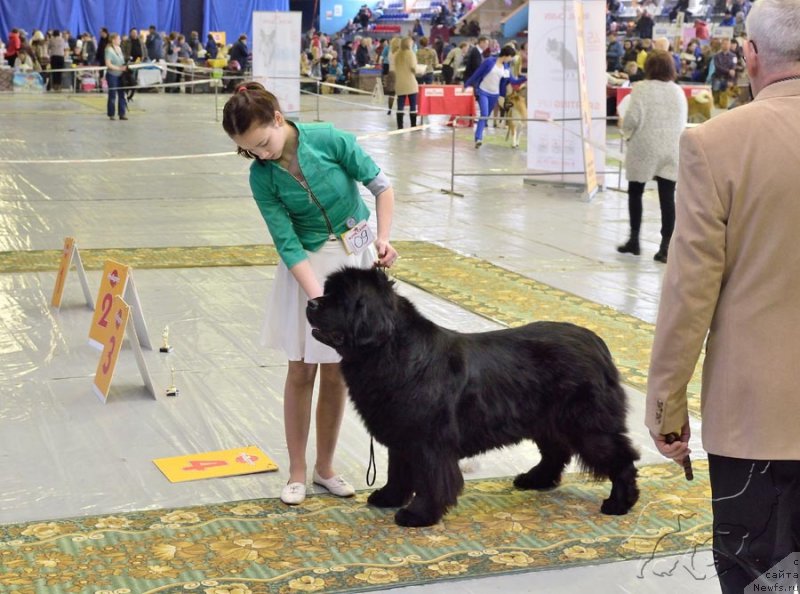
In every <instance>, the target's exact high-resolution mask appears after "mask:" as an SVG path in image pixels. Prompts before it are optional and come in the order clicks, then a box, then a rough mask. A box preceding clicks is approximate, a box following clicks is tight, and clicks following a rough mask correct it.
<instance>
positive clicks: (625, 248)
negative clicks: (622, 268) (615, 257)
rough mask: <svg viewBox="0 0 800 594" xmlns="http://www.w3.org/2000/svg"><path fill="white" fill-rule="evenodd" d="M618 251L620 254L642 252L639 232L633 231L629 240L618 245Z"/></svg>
mask: <svg viewBox="0 0 800 594" xmlns="http://www.w3.org/2000/svg"><path fill="white" fill-rule="evenodd" d="M617 251H618V252H619V253H620V254H633V255H634V256H638V255H639V254H640V253H641V250H640V249H639V234H638V233H636V234H634V233H631V237H630V239H628V241H626V242H625V243H623V244H622V245H618V246H617Z"/></svg>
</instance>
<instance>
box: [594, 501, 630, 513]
mask: <svg viewBox="0 0 800 594" xmlns="http://www.w3.org/2000/svg"><path fill="white" fill-rule="evenodd" d="M631 507H632V506H630V505H628V504H627V503H626V502H624V501H616V500H614V499H611V497H609V498H608V499H605V500H604V501H603V505H601V506H600V513H602V514H606V515H607V516H624V515H625V514H627V513H628V512H629V511H630V509H631Z"/></svg>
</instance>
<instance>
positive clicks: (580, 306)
mask: <svg viewBox="0 0 800 594" xmlns="http://www.w3.org/2000/svg"><path fill="white" fill-rule="evenodd" d="M393 243H394V245H396V247H397V249H398V251H399V252H400V253H401V254H402V255H403V257H402V259H400V260H399V261H398V264H397V266H395V267H394V268H393V269H392V274H393V275H394V276H395V277H396V278H398V279H399V280H401V281H403V282H407V283H410V284H412V285H415V286H417V287H419V288H420V289H422V290H424V291H426V292H428V293H432V294H434V295H437V296H439V297H442V298H444V299H447V300H449V301H451V302H453V303H455V304H457V305H459V306H460V307H462V308H464V309H466V310H469V311H472V312H474V313H477V314H479V315H482V316H484V317H487V318H490V319H492V320H495V321H497V322H499V323H501V324H505V325H507V326H518V325H521V324H525V323H528V322H532V321H536V320H560V321H564V322H573V323H575V324H579V325H581V326H586V327H587V328H590V329H592V330H593V331H595V332H597V334H599V335H600V336H601V337H602V338H603V339H604V340H605V341H606V342H607V343H608V346H609V348H610V349H611V352H612V353H613V355H614V360H615V362H616V364H617V366H618V367H619V369H620V373H621V374H622V377H623V381H624V382H625V383H626V384H628V385H630V386H633V387H634V388H637V389H638V390H641V391H644V390H645V389H646V386H647V368H648V366H649V362H650V347H651V345H652V343H653V330H654V326H653V325H652V324H648V323H647V322H643V321H642V320H640V319H638V318H635V317H633V316H629V315H627V314H624V313H621V312H619V311H617V310H615V309H613V308H611V307H608V306H605V305H600V304H597V303H594V302H592V301H589V300H587V299H583V298H581V297H578V296H577V295H573V294H571V293H567V292H565V291H561V290H559V289H556V288H554V287H551V286H549V285H546V284H543V283H540V282H537V281H534V280H531V279H529V278H526V277H524V276H522V275H520V274H517V273H515V272H511V271H510V270H506V269H504V268H500V267H499V266H495V265H494V264H492V263H490V262H487V261H485V260H481V259H478V258H473V257H470V256H464V255H461V254H458V253H456V252H453V251H451V250H448V249H446V248H443V247H440V246H436V245H433V244H430V243H425V242H415V241H409V242H393ZM60 256H61V252H60V251H58V250H45V251H27V252H0V273H3V272H34V271H51V270H56V269H57V268H58V264H59V262H60ZM81 257H82V259H83V262H84V265H85V266H86V267H87V268H88V269H92V270H99V269H102V267H103V262H105V260H106V259H108V258H111V259H114V260H117V261H119V262H124V263H126V264H128V265H130V266H132V267H133V268H140V269H146V268H189V267H209V266H274V265H276V264H277V262H278V256H277V254H276V252H275V250H274V248H273V247H272V246H271V245H238V246H221V247H216V246H213V247H212V246H209V247H170V248H122V249H88V250H83V249H82V250H81ZM701 367H702V355H701V360H700V364H699V365H698V368H697V371H696V372H695V375H694V377H693V378H692V381H691V382H690V383H689V387H688V391H689V410H690V412H691V413H692V414H694V415H696V416H699V415H700V399H699V393H700V369H701Z"/></svg>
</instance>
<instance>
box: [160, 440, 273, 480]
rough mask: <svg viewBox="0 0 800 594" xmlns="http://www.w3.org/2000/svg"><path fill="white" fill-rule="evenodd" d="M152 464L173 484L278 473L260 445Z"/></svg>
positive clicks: (178, 457)
mask: <svg viewBox="0 0 800 594" xmlns="http://www.w3.org/2000/svg"><path fill="white" fill-rule="evenodd" d="M153 462H154V463H155V465H156V466H158V469H159V470H160V471H161V472H163V473H164V475H165V476H166V477H167V478H168V479H169V480H170V482H173V483H181V482H184V481H196V480H198V479H207V478H216V477H221V476H237V475H240V474H253V473H256V472H269V471H272V470H278V465H277V464H275V462H273V461H272V460H270V458H269V456H267V455H266V454H265V453H264V452H262V451H261V449H260V448H258V447H257V446H247V447H243V448H234V449H232V450H221V451H218V452H206V453H203V454H189V455H188V456H175V457H174V458H159V459H158V460H153Z"/></svg>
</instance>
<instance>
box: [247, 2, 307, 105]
mask: <svg viewBox="0 0 800 594" xmlns="http://www.w3.org/2000/svg"><path fill="white" fill-rule="evenodd" d="M301 22H302V13H301V12H296V11H295V12H287V11H283V12H265V11H255V12H253V79H254V80H257V81H258V82H260V83H261V84H263V85H264V86H265V87H266V88H267V90H268V91H270V92H271V93H273V94H274V95H275V96H276V97H277V98H278V101H279V102H280V104H281V108H282V109H283V111H284V112H286V113H292V112H295V113H296V112H299V111H300V78H299V77H300V49H301V40H300V36H301V35H302V32H301Z"/></svg>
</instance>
